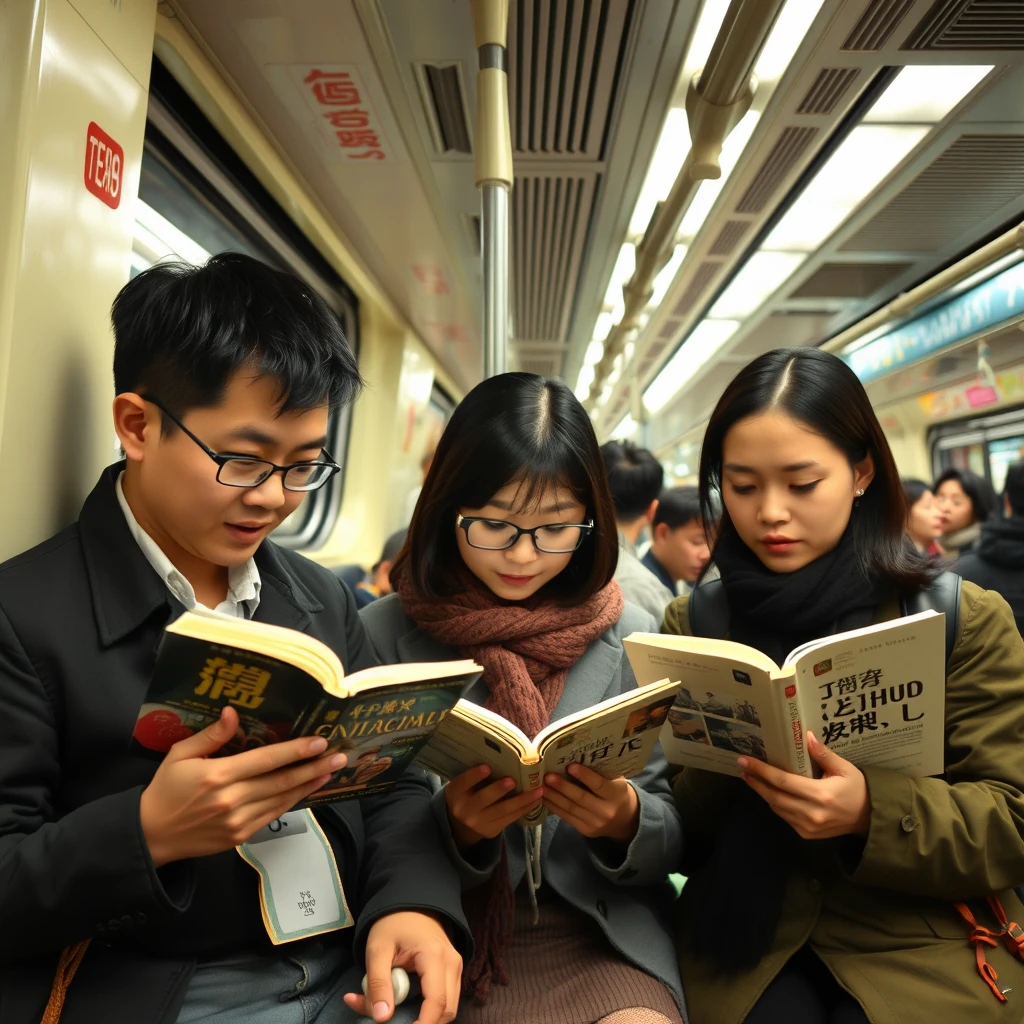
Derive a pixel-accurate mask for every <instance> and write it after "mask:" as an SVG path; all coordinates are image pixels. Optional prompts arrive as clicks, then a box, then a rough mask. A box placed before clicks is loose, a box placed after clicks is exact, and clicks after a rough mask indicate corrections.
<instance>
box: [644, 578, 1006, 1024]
mask: <svg viewBox="0 0 1024 1024" xmlns="http://www.w3.org/2000/svg"><path fill="white" fill-rule="evenodd" d="M688 602H689V598H687V597H681V598H679V599H677V600H676V601H674V602H673V603H672V604H671V605H669V607H668V610H667V612H666V614H665V621H664V625H663V627H662V630H663V632H666V633H681V634H683V635H689V634H690V626H689V615H688V607H687V606H688ZM898 615H899V608H898V605H897V602H896V601H895V600H894V601H891V602H889V603H887V604H886V605H883V606H882V607H880V608H879V609H878V612H877V613H876V616H875V620H876V621H878V622H881V621H884V620H886V619H891V618H895V617H897V616H898ZM863 771H864V775H865V777H866V779H867V784H868V791H869V794H870V799H871V822H870V826H869V831H868V834H867V837H866V840H860V839H856V838H853V837H843V838H842V839H832V840H801V841H800V843H799V845H798V849H799V850H800V853H801V858H800V861H799V862H798V863H797V864H795V865H794V866H793V870H792V872H791V875H790V879H789V883H788V889H787V894H786V899H785V903H784V909H783V913H782V919H781V921H780V923H779V928H778V931H777V933H776V936H775V941H774V943H773V945H772V948H771V951H770V952H769V953H768V955H767V956H766V957H765V958H764V959H763V960H762V962H761V963H760V964H759V965H758V967H757V968H755V969H754V970H752V971H748V972H745V973H742V974H739V975H730V976H728V977H726V978H723V977H721V976H718V975H715V974H714V973H713V972H712V970H711V969H710V968H709V966H708V965H707V963H706V962H704V961H702V960H700V959H698V958H696V957H695V956H694V955H693V954H692V953H690V952H688V950H690V949H691V948H692V939H691V936H692V930H691V921H692V917H691V914H692V900H691V899H688V898H687V894H688V893H690V894H691V895H692V892H693V891H694V890H695V889H696V888H697V887H698V886H700V885H701V878H702V866H703V864H704V862H705V861H706V858H707V856H708V854H709V852H710V850H711V847H712V841H713V839H714V835H715V832H716V830H717V829H718V827H719V825H720V823H721V821H722V820H723V816H724V813H725V812H726V811H727V810H728V808H729V805H730V803H731V801H732V800H733V799H734V797H735V795H736V793H737V792H738V787H741V786H743V785H744V783H743V782H742V781H741V780H739V779H734V778H731V777H729V776H724V775H717V774H714V773H712V772H707V771H702V770H699V769H693V768H684V769H683V770H682V771H681V772H680V773H679V774H678V775H677V776H676V778H675V782H674V791H675V796H676V803H677V805H678V807H679V810H680V813H681V815H682V820H683V835H684V837H685V845H684V856H683V864H682V868H681V870H682V871H683V873H684V874H686V875H687V876H688V879H689V880H688V881H687V883H686V886H685V887H684V889H683V895H682V898H681V899H680V901H679V922H678V928H679V934H678V946H679V951H680V953H679V957H680V970H681V973H682V978H683V989H684V991H685V993H686V1002H687V1007H688V1009H689V1015H690V1024H740V1022H741V1021H742V1020H743V1019H744V1017H746V1015H747V1013H748V1012H749V1011H750V1009H751V1007H752V1006H753V1005H754V1003H755V1002H757V999H758V998H759V997H760V995H761V994H762V993H763V992H764V990H765V989H766V988H767V986H768V984H769V983H770V982H771V980H772V979H773V978H774V977H775V976H776V974H778V973H779V971H780V970H781V968H782V967H783V965H784V964H785V963H786V961H787V960H788V959H789V958H790V956H792V954H793V953H795V952H796V951H797V950H798V949H799V948H800V947H801V946H802V945H803V944H804V943H808V942H809V943H810V945H811V948H812V949H813V950H814V951H815V952H816V953H817V954H818V956H820V957H821V959H822V960H823V961H824V962H825V964H827V965H828V967H829V969H830V970H831V971H832V973H833V974H834V975H835V977H836V978H837V979H838V981H839V983H840V985H842V986H843V988H844V989H846V990H847V991H848V992H850V993H851V994H852V995H853V996H854V997H855V998H856V999H857V1000H858V1001H859V1002H860V1004H861V1006H862V1007H863V1008H864V1010H865V1012H866V1013H867V1016H868V1019H869V1020H870V1021H871V1024H919V1022H931V1021H937V1022H942V1024H946V1022H948V1024H961V1022H967V1024H996V1022H999V1024H1010V1022H1013V1024H1020V1022H1021V1021H1024V963H1022V962H1021V961H1020V960H1017V959H1015V958H1013V957H1011V955H1010V954H1009V953H1008V952H1007V951H1006V949H1005V948H1004V947H1003V946H1002V945H1000V946H999V947H998V948H997V949H989V950H987V958H988V961H989V963H990V964H992V966H994V967H995V969H996V970H997V971H998V973H999V986H1000V988H1002V989H1007V988H1012V991H1011V992H1009V993H1007V999H1008V1002H1006V1003H1000V1002H999V1001H998V1000H997V999H996V997H995V995H994V994H993V993H992V992H991V990H990V989H989V988H988V986H987V985H986V984H985V983H984V982H983V981H982V980H981V978H980V977H979V975H978V970H977V965H976V963H975V956H974V949H973V947H972V946H971V945H970V944H969V942H968V940H967V929H966V927H965V925H964V924H963V922H962V920H961V918H960V916H959V915H958V914H957V912H956V910H955V909H954V906H953V904H954V902H955V901H966V900H972V901H974V902H972V908H973V909H974V910H975V913H976V915H977V916H979V919H980V920H982V923H984V924H986V925H990V926H991V925H992V924H993V923H994V922H993V921H992V920H991V917H990V916H989V915H988V913H987V908H985V907H984V899H983V897H985V896H986V895H988V894H990V893H996V894H998V896H999V897H1000V899H1001V900H1002V903H1003V906H1004V907H1005V908H1006V912H1007V914H1008V916H1009V918H1010V920H1011V921H1017V922H1019V923H1021V924H1022V925H1024V905H1022V904H1021V902H1020V900H1019V899H1018V898H1017V896H1016V894H1015V893H1014V892H1013V891H1012V888H1011V887H1012V886H1014V885H1016V884H1021V883H1024V838H1022V836H1024V643H1022V642H1021V638H1020V635H1019V634H1018V632H1017V629H1016V626H1015V625H1014V620H1013V616H1012V614H1011V612H1010V609H1009V606H1008V605H1007V604H1006V602H1005V601H1004V600H1003V599H1002V598H1001V597H1000V596H999V595H998V594H996V593H995V592H992V591H985V590H981V589H979V588H978V587H976V586H974V585H973V584H971V583H967V582H964V584H963V592H962V598H961V606H960V629H959V633H958V636H957V640H956V647H955V649H954V651H953V653H952V655H951V657H950V661H949V670H948V674H947V677H946V774H945V776H944V777H943V778H928V779H912V778H908V777H907V776H905V775H901V774H899V773H898V772H895V771H892V770H891V769H885V768H865V769H863ZM751 855H752V856H756V851H752V853H751ZM743 884H744V882H743V879H742V878H737V879H736V885H738V886H740V887H742V886H743ZM979 897H982V899H981V901H980V906H979V902H978V898H979ZM982 911H984V913H982ZM736 926H737V928H741V927H742V926H743V925H742V922H741V921H738V922H736Z"/></svg>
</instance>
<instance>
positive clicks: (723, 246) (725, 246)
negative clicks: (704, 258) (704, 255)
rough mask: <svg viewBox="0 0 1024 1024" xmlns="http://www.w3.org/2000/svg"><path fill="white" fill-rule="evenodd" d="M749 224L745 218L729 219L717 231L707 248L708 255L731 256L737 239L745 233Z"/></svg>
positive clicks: (737, 241)
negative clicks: (716, 235)
mask: <svg viewBox="0 0 1024 1024" xmlns="http://www.w3.org/2000/svg"><path fill="white" fill-rule="evenodd" d="M749 227H750V225H749V224H748V223H747V222H746V221H745V220H730V221H728V222H727V223H726V225H725V227H723V228H722V230H721V231H719V232H718V237H717V238H716V239H715V240H714V241H713V242H712V243H711V248H710V249H708V255H709V256H731V255H732V251H733V249H735V248H736V246H737V244H738V243H739V240H740V239H741V238H742V237H743V236H744V235H745V234H746V233H747V228H749Z"/></svg>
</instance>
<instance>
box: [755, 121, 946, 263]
mask: <svg viewBox="0 0 1024 1024" xmlns="http://www.w3.org/2000/svg"><path fill="white" fill-rule="evenodd" d="M928 131H929V129H928V128H927V127H924V126H919V127H916V126H915V127H911V126H904V127H899V128H897V127H895V126H883V125H862V126H861V127H858V128H854V129H853V131H852V132H850V134H849V135H848V136H847V137H846V139H844V140H843V142H842V144H841V145H840V146H839V148H838V149H837V150H836V151H835V152H834V153H833V154H832V156H831V157H829V159H828V161H827V162H826V163H825V166H824V167H822V169H821V170H820V171H819V172H818V173H817V174H816V175H815V177H814V179H813V180H812V181H811V183H810V184H809V185H808V186H807V188H805V189H804V191H803V192H802V193H801V194H800V196H799V197H798V198H797V200H796V202H795V203H794V204H793V205H792V206H791V207H790V208H789V210H787V211H786V213H785V214H784V216H783V217H782V220H780V221H779V223H778V224H777V225H776V226H775V230H774V231H772V233H771V234H770V235H769V236H768V238H767V240H766V241H765V243H764V246H763V248H764V249H790V250H796V251H798V252H813V251H814V250H815V249H817V248H818V247H819V246H820V245H821V243H822V242H824V241H825V239H826V238H828V236H829V235H831V234H832V232H833V231H835V229H836V228H837V227H839V225H840V224H842V223H843V221H844V220H846V218H847V217H848V216H849V215H850V214H851V213H852V212H853V211H854V210H855V209H856V208H857V207H858V206H859V205H860V204H861V202H863V200H864V199H866V198H867V197H868V196H869V195H870V194H871V193H872V192H873V191H874V190H875V189H876V188H877V187H878V185H879V184H880V183H881V181H882V180H883V179H884V178H885V177H886V176H887V175H888V174H889V172H890V171H892V169H893V168H894V167H895V166H896V165H897V164H898V163H899V162H900V161H901V160H902V159H903V158H904V157H905V156H906V155H907V154H908V153H909V152H910V151H911V150H912V149H913V148H914V146H916V145H917V144H918V143H919V142H920V141H921V139H923V138H924V136H925V135H926V134H927V133H928Z"/></svg>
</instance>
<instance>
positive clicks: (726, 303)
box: [708, 251, 807, 319]
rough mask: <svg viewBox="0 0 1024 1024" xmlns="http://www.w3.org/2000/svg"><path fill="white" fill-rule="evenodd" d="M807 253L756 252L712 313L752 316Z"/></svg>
mask: <svg viewBox="0 0 1024 1024" xmlns="http://www.w3.org/2000/svg"><path fill="white" fill-rule="evenodd" d="M805 259H807V256H806V255H805V254H804V253H802V252H763V251H762V252H755V253H754V254H753V256H751V257H750V259H749V260H747V262H746V263H744V264H743V266H742V267H741V268H740V271H739V273H738V274H737V275H736V276H735V277H734V278H733V279H732V281H731V282H730V283H729V287H728V288H726V289H725V291H724V292H722V295H721V297H720V298H719V299H718V301H717V302H716V303H715V304H714V305H713V306H712V307H711V312H710V313H709V314H708V316H709V317H714V318H716V319H721V318H723V317H735V318H739V319H743V318H744V317H748V316H750V314H751V313H753V312H754V310H755V309H757V308H758V307H759V306H760V305H761V303H763V302H764V301H765V299H767V298H768V296H769V295H772V294H773V293H774V292H775V291H776V289H777V288H778V287H779V285H781V284H782V282H783V281H785V280H786V278H788V277H789V276H790V274H792V273H793V271H794V270H796V268H797V267H799V266H800V264H801V263H803V261H804V260H805Z"/></svg>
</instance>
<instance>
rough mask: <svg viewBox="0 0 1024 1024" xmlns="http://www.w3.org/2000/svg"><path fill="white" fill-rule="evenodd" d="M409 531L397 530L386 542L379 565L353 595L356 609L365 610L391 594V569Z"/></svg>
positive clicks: (362, 581)
mask: <svg viewBox="0 0 1024 1024" xmlns="http://www.w3.org/2000/svg"><path fill="white" fill-rule="evenodd" d="M408 532H409V531H408V530H404V529H403V530H396V531H395V532H394V533H393V534H391V536H390V537H388V539H387V540H386V541H384V550H383V551H382V552H381V553H380V558H379V559H378V560H377V564H376V565H375V566H374V567H373V568H372V569H371V570H370V574H369V577H368V578H367V579H364V580H360V582H359V583H357V584H356V586H355V589H354V590H353V594H355V598H356V607H357V608H365V607H366V606H367V605H368V604H370V603H371V602H372V601H376V600H377V598H378V597H387V595H388V594H390V593H391V579H390V576H391V569H392V566H394V564H395V559H396V558H397V557H398V552H399V551H401V550H402V545H403V544H404V543H405V535H406V534H407V533H408Z"/></svg>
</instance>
